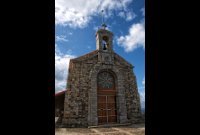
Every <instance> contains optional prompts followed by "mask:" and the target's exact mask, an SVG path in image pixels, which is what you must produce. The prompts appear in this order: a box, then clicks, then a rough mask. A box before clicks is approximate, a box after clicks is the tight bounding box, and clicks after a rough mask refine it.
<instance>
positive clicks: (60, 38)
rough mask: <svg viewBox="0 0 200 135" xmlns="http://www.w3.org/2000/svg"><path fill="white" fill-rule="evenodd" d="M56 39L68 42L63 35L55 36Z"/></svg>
mask: <svg viewBox="0 0 200 135" xmlns="http://www.w3.org/2000/svg"><path fill="white" fill-rule="evenodd" d="M56 41H58V42H59V41H60V42H61V41H63V42H68V41H69V40H68V39H67V38H66V36H64V35H60V36H56Z"/></svg>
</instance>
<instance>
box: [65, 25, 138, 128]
mask: <svg viewBox="0 0 200 135" xmlns="http://www.w3.org/2000/svg"><path fill="white" fill-rule="evenodd" d="M112 36H113V35H112V33H111V32H110V31H108V30H105V29H100V30H98V31H97V33H96V42H97V43H96V45H97V50H95V51H93V52H91V53H88V54H86V55H84V56H81V57H78V58H75V59H71V60H70V64H69V71H68V72H69V74H68V79H67V91H66V93H65V101H64V115H63V119H62V123H63V125H65V126H67V127H87V126H96V125H98V116H97V115H98V114H97V76H98V74H99V73H100V72H102V71H105V72H110V73H112V74H113V75H114V80H115V85H116V91H117V92H116V108H117V123H136V122H138V121H139V120H140V118H141V110H140V98H139V93H138V89H137V83H136V77H135V75H134V72H133V66H132V65H131V64H130V63H128V62H127V61H126V60H124V59H123V58H122V57H121V56H119V55H118V54H116V53H115V52H114V51H113V49H112ZM103 40H105V44H104V46H102V42H103Z"/></svg>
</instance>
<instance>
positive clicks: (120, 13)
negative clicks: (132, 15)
mask: <svg viewBox="0 0 200 135" xmlns="http://www.w3.org/2000/svg"><path fill="white" fill-rule="evenodd" d="M118 15H119V16H120V17H122V18H125V17H126V16H125V13H124V12H123V11H121V12H119V14H118Z"/></svg>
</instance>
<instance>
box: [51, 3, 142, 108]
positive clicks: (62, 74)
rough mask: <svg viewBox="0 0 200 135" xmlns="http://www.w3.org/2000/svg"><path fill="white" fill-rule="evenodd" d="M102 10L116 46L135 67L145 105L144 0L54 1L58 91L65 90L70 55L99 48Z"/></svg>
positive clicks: (73, 55) (56, 89)
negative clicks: (98, 36)
mask: <svg viewBox="0 0 200 135" xmlns="http://www.w3.org/2000/svg"><path fill="white" fill-rule="evenodd" d="M101 10H104V20H105V23H106V24H107V26H108V30H110V31H112V32H113V34H114V39H113V49H114V51H115V52H116V53H118V54H119V55H120V56H122V57H123V58H125V59H126V60H127V61H128V62H130V63H131V64H132V65H134V66H135V68H134V69H133V70H134V73H135V75H136V78H137V84H138V89H139V93H140V97H141V102H142V106H143V107H144V102H145V3H144V0H73V1H72V0H71V1H69V0H55V11H56V12H55V32H56V33H55V39H56V41H55V92H57V91H60V90H64V89H65V86H66V79H67V75H68V73H67V72H68V65H69V60H70V59H71V58H75V57H79V56H81V55H84V54H86V53H89V52H91V51H94V50H95V49H96V40H95V33H96V31H97V29H98V28H99V27H100V26H101V23H102V17H101Z"/></svg>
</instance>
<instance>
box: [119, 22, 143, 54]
mask: <svg viewBox="0 0 200 135" xmlns="http://www.w3.org/2000/svg"><path fill="white" fill-rule="evenodd" d="M117 43H118V45H119V46H122V47H123V48H124V49H125V51H126V52H131V51H133V50H134V49H136V48H138V47H143V48H145V26H144V23H136V24H133V25H132V26H131V27H130V29H129V34H128V35H125V36H120V37H119V38H118V39H117Z"/></svg>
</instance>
